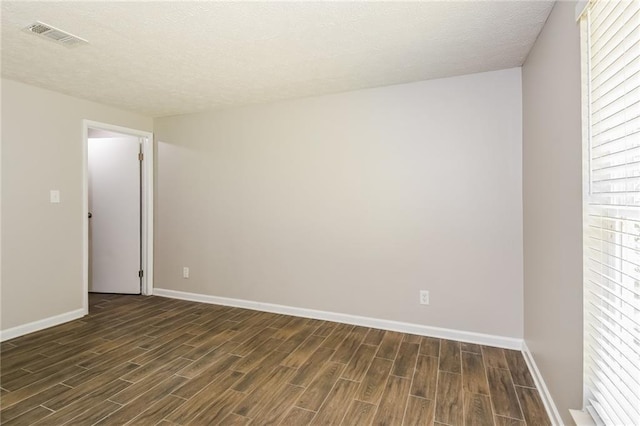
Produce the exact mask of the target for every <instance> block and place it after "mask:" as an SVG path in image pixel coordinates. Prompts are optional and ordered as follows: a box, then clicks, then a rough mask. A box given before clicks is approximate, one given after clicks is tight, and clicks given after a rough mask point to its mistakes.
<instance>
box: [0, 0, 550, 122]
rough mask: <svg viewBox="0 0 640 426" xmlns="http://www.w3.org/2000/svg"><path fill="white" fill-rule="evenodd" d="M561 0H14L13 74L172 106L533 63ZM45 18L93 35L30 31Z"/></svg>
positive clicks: (8, 26) (165, 108) (10, 33)
mask: <svg viewBox="0 0 640 426" xmlns="http://www.w3.org/2000/svg"><path fill="white" fill-rule="evenodd" d="M552 6H553V2H551V1H495V2H494V1H442V2H432V1H429V2H362V1H361V2H304V1H299V2H243V1H236V2H214V1H199V2H198V1H195V2H185V1H167V2H146V1H137V2H84V1H83V2H70V1H69V2H67V1H63V2H51V1H48V2H28V1H2V17H1V19H2V33H1V35H2V76H3V77H5V78H9V79H13V80H18V81H22V82H24V83H28V84H32V85H35V86H39V87H43V88H47V89H51V90H55V91H58V92H62V93H66V94H69V95H73V96H77V97H80V98H85V99H90V100H93V101H97V102H101V103H104V104H108V105H114V106H117V107H121V108H124V109H128V110H132V111H137V112H140V113H143V114H146V115H150V116H154V117H157V116H165V115H173V114H183V113H190V112H196V111H202V110H207V109H214V108H224V107H229V106H234V105H243V104H251V103H261V102H268V101H274V100H279V99H287V98H299V97H305V96H311V95H319V94H325V93H335V92H342V91H347V90H354V89H360V88H366V87H376V86H385V85H391V84H398V83H407V82H411V81H417V80H427V79H432V78H439V77H447V76H455V75H461V74H469V73H475V72H482V71H490V70H496V69H502V68H510V67H515V66H520V65H522V62H523V61H524V59H525V57H526V55H527V53H528V52H529V49H530V48H531V46H532V45H533V43H534V41H535V39H536V37H537V35H538V33H539V32H540V29H541V28H542V25H543V24H544V21H545V20H546V18H547V16H548V14H549V12H550V11H551V8H552ZM36 20H39V21H42V22H45V23H47V24H49V25H53V26H54V27H57V28H59V29H62V30H64V31H67V32H70V33H72V34H75V35H77V36H79V37H82V38H84V39H86V40H88V41H89V44H88V45H84V46H78V47H74V48H68V47H65V46H61V45H58V44H56V43H53V42H51V41H48V40H45V39H42V38H40V37H37V36H34V35H32V34H29V33H26V32H24V31H22V28H24V27H26V26H27V25H29V24H31V23H33V22H34V21H36Z"/></svg>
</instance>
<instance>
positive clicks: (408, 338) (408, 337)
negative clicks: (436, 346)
mask: <svg viewBox="0 0 640 426" xmlns="http://www.w3.org/2000/svg"><path fill="white" fill-rule="evenodd" d="M421 340H422V336H418V335H417V334H405V335H404V338H403V339H402V341H403V342H406V343H417V344H418V345H419V344H420V341H421Z"/></svg>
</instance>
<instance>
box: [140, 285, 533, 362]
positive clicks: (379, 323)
mask: <svg viewBox="0 0 640 426" xmlns="http://www.w3.org/2000/svg"><path fill="white" fill-rule="evenodd" d="M153 294H154V295H155V296H162V297H169V298H172V299H182V300H189V301H192V302H202V303H211V304H215V305H224V306H234V307H237V308H245V309H252V310H256V311H263V312H273V313H276V314H285V315H293V316H297V317H304V318H314V319H319V320H325V321H334V322H341V323H345V324H352V325H359V326H363V327H371V328H378V329H382V330H390V331H399V332H402V333H409V334H418V335H421V336H429V337H437V338H440V339H449V340H458V341H461V342H468V343H476V344H480V345H486V346H496V347H500V348H506V349H515V350H522V343H523V341H522V339H516V338H512V337H503V336H494V335H490V334H482V333H475V332H470V331H460V330H452V329H448V328H440V327H430V326H428V325H420V324H411V323H406V322H398V321H391V320H384V319H378V318H370V317H361V316H357V315H349V314H341V313H336V312H327V311H317V310H314V309H305V308H296V307H293V306H284V305H276V304H272V303H262V302H255V301H252V300H243V299H231V298H227V297H218V296H209V295H205V294H198V293H188V292H184V291H176V290H166V289H162V288H154V289H153Z"/></svg>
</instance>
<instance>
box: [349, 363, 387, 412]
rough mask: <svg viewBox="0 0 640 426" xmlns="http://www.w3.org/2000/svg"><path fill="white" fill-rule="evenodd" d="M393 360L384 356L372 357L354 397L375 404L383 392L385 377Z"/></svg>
mask: <svg viewBox="0 0 640 426" xmlns="http://www.w3.org/2000/svg"><path fill="white" fill-rule="evenodd" d="M392 366H393V361H391V360H389V359H384V358H377V357H376V358H374V359H373V361H372V362H371V366H369V370H367V375H366V376H365V377H364V379H362V383H361V384H360V388H359V389H358V395H357V396H356V399H358V400H360V401H363V402H368V403H370V404H375V405H377V404H378V402H379V401H380V398H381V397H382V393H383V392H384V388H385V384H386V383H387V378H388V377H389V373H390V372H391V367H392Z"/></svg>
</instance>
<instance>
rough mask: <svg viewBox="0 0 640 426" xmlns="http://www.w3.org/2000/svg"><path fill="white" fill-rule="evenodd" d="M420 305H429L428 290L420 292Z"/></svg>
mask: <svg viewBox="0 0 640 426" xmlns="http://www.w3.org/2000/svg"><path fill="white" fill-rule="evenodd" d="M420 304H421V305H428V304H429V292H428V291H427V290H420Z"/></svg>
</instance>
